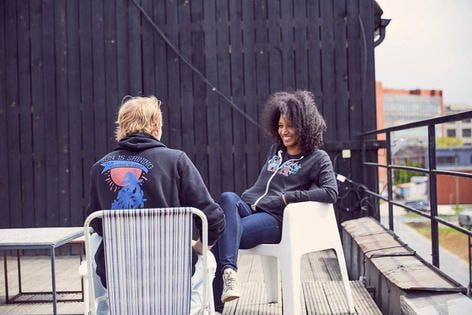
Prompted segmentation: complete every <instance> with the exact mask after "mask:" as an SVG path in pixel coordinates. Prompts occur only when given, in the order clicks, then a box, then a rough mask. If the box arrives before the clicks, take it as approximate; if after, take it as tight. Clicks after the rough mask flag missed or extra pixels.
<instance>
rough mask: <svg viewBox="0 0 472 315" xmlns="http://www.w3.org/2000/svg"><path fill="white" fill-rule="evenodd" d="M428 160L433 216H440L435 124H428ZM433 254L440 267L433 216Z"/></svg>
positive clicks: (436, 226)
mask: <svg viewBox="0 0 472 315" xmlns="http://www.w3.org/2000/svg"><path fill="white" fill-rule="evenodd" d="M428 162H429V204H430V208H431V217H437V216H438V200H437V185H436V174H435V173H434V172H433V170H435V169H436V129H435V125H429V126H428ZM431 255H432V259H433V265H434V266H436V267H438V268H439V230H438V222H437V220H434V219H433V218H431Z"/></svg>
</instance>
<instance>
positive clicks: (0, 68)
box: [0, 1, 11, 228]
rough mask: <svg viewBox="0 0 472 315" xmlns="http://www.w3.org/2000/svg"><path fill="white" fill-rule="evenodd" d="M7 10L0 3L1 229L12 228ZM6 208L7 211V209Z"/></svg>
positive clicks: (4, 3) (2, 2) (3, 4)
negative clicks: (4, 137)
mask: <svg viewBox="0 0 472 315" xmlns="http://www.w3.org/2000/svg"><path fill="white" fill-rule="evenodd" d="M6 17H7V10H6V2H5V1H1V2H0V134H2V135H4V136H6V140H5V144H6V148H7V149H6V150H1V151H0V172H1V174H2V176H0V203H1V204H2V205H4V207H2V208H3V209H4V210H2V212H1V214H2V218H3V220H0V227H2V228H4V227H9V226H11V221H10V185H9V182H10V177H9V148H10V142H9V141H8V126H7V121H8V102H7V70H6V64H7V62H6V61H7V60H8V59H7V54H6V46H7V45H6V37H7V32H6V30H7V18H6ZM5 208H6V209H5Z"/></svg>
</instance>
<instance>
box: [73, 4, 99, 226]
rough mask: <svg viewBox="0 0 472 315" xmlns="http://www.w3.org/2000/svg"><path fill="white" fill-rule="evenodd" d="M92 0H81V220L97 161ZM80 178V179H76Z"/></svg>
mask: <svg viewBox="0 0 472 315" xmlns="http://www.w3.org/2000/svg"><path fill="white" fill-rule="evenodd" d="M91 14H92V12H91V2H90V0H85V1H80V2H79V25H80V30H81V32H80V42H79V45H80V101H81V103H80V112H81V123H82V141H81V152H82V161H81V162H82V163H81V166H82V167H81V170H80V171H81V172H82V177H81V178H82V182H83V183H81V187H82V190H81V203H80V205H78V206H77V207H78V208H79V209H80V210H79V209H78V211H80V216H81V220H82V221H83V220H84V219H85V206H86V204H85V200H86V199H88V196H89V194H90V180H88V179H89V173H90V167H91V166H92V165H93V163H94V162H95V144H94V133H95V130H94V125H95V123H94V111H95V109H94V103H93V68H92V66H93V64H92V60H93V54H92V21H91ZM75 180H78V179H75Z"/></svg>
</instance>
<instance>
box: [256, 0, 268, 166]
mask: <svg viewBox="0 0 472 315" xmlns="http://www.w3.org/2000/svg"><path fill="white" fill-rule="evenodd" d="M266 20H267V3H266V2H264V1H259V2H256V3H255V5H254V26H255V28H256V30H255V33H256V37H255V42H256V45H255V46H256V51H255V52H254V56H255V57H254V58H255V62H256V108H257V117H258V119H257V121H259V123H262V120H263V119H262V114H263V110H264V102H265V101H266V99H267V97H268V96H269V63H268V56H269V54H268V51H267V50H266V48H265V47H267V42H268V38H267V33H268V32H267V31H268V30H267V26H266ZM257 134H258V142H259V154H258V165H263V164H264V163H265V161H266V159H267V151H268V149H269V145H270V140H269V141H268V137H267V135H266V134H265V132H263V131H262V130H261V129H260V128H259V129H258V130H257ZM254 136H255V135H254Z"/></svg>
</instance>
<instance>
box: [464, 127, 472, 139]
mask: <svg viewBox="0 0 472 315" xmlns="http://www.w3.org/2000/svg"><path fill="white" fill-rule="evenodd" d="M471 135H472V132H471V130H470V129H462V136H463V137H464V138H470V136H471Z"/></svg>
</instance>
